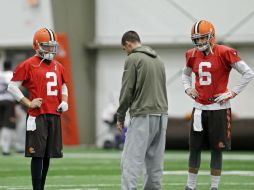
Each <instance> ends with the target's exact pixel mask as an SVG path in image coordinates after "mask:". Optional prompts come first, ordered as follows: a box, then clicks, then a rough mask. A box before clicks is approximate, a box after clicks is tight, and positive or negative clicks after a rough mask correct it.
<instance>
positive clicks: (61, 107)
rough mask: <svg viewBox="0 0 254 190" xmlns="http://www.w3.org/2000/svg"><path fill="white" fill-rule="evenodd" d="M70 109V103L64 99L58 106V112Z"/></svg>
mask: <svg viewBox="0 0 254 190" xmlns="http://www.w3.org/2000/svg"><path fill="white" fill-rule="evenodd" d="M68 109H69V105H68V103H67V102H66V101H62V102H61V104H59V106H58V107H57V110H56V111H57V112H65V111H67V110H68Z"/></svg>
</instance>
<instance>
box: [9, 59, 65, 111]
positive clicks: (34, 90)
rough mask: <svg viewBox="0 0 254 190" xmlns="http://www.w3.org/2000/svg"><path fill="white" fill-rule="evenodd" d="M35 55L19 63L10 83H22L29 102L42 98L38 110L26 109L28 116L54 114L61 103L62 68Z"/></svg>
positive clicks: (55, 62) (57, 63) (53, 61)
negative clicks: (28, 95)
mask: <svg viewBox="0 0 254 190" xmlns="http://www.w3.org/2000/svg"><path fill="white" fill-rule="evenodd" d="M41 61H42V59H40V58H39V57H37V56H36V55H35V56H33V57H31V58H29V59H27V60H25V61H24V62H22V63H20V64H19V65H18V66H17V68H16V69H15V71H14V73H13V78H12V81H23V83H22V86H24V87H25V88H27V90H28V91H29V94H30V97H29V99H30V101H32V100H33V99H35V98H42V99H43V100H42V105H41V107H40V108H36V109H28V114H29V115H31V116H38V115H40V114H56V115H60V113H58V112H57V111H56V109H57V107H58V105H59V104H60V103H61V101H62V85H63V83H66V80H65V77H64V67H63V66H62V64H60V63H59V62H57V61H56V60H52V61H51V62H50V63H46V62H45V61H43V62H41Z"/></svg>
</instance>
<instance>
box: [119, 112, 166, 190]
mask: <svg viewBox="0 0 254 190" xmlns="http://www.w3.org/2000/svg"><path fill="white" fill-rule="evenodd" d="M167 122H168V116H167V115H146V116H138V117H133V118H131V123H130V126H129V127H128V129H127V134H126V140H125V144H124V149H123V154H122V161H121V165H122V179H121V180H122V190H136V189H138V178H139V176H140V175H141V172H142V169H143V167H144V166H145V172H144V185H143V189H145V190H159V189H161V181H162V172H163V165H164V151H165V141H166V129H167Z"/></svg>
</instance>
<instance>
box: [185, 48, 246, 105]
mask: <svg viewBox="0 0 254 190" xmlns="http://www.w3.org/2000/svg"><path fill="white" fill-rule="evenodd" d="M240 60H241V59H240V57H239V56H238V55H237V51H236V50H234V49H232V48H229V47H227V46H224V45H215V46H214V47H213V53H210V54H209V55H207V56H205V55H204V53H203V52H201V51H198V50H195V49H190V50H188V51H187V52H186V66H187V67H190V68H191V69H192V71H193V72H194V73H195V76H196V79H195V89H196V90H197V91H198V93H199V96H198V97H197V98H196V101H197V102H198V103H201V104H204V105H208V104H212V103H214V102H212V101H209V99H210V98H212V97H214V95H216V94H220V93H223V92H226V91H227V85H228V78H229V73H230V71H231V68H232V67H231V64H233V63H236V62H237V61H240Z"/></svg>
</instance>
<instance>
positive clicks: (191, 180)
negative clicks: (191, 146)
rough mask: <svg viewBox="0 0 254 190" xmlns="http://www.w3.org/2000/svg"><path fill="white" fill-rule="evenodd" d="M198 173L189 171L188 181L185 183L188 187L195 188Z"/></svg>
mask: <svg viewBox="0 0 254 190" xmlns="http://www.w3.org/2000/svg"><path fill="white" fill-rule="evenodd" d="M197 176H198V174H194V173H190V172H189V174H188V181H187V185H188V187H189V188H191V189H194V188H196V181H197Z"/></svg>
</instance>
